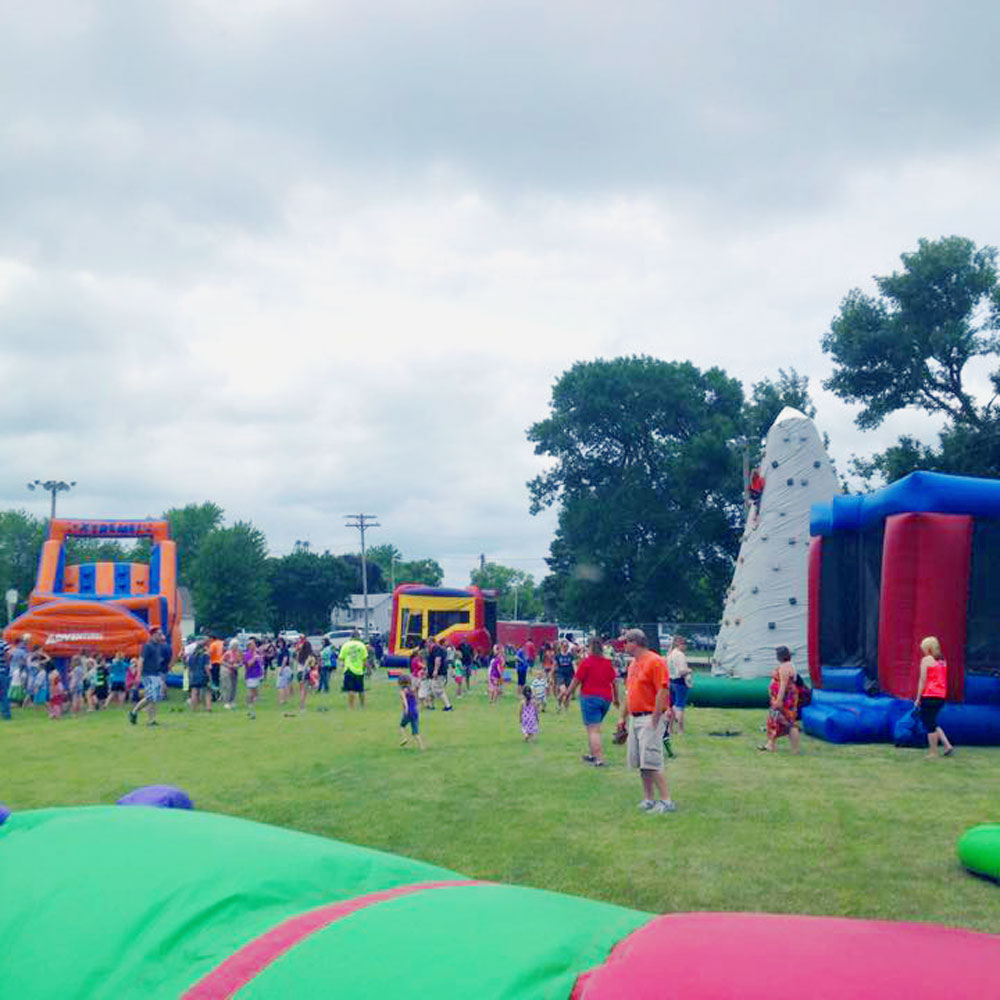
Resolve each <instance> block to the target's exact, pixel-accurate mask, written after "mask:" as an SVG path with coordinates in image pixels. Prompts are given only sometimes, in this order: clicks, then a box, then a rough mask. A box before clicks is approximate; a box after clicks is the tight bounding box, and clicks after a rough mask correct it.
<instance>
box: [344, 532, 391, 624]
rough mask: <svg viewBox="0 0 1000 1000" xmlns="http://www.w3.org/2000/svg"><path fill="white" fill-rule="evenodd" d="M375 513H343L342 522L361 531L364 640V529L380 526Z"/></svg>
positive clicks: (366, 594)
mask: <svg viewBox="0 0 1000 1000" xmlns="http://www.w3.org/2000/svg"><path fill="white" fill-rule="evenodd" d="M377 517H378V515H377V514H345V515H344V523H345V524H346V525H347V527H348V528H357V529H358V530H359V531H360V532H361V593H362V594H363V595H364V596H363V601H364V606H365V640H366V641H367V639H368V559H367V556H366V555H365V529H366V528H381V527H382V525H380V524H379V523H378V521H377V520H376V518H377Z"/></svg>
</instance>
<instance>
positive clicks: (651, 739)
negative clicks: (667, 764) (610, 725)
mask: <svg viewBox="0 0 1000 1000" xmlns="http://www.w3.org/2000/svg"><path fill="white" fill-rule="evenodd" d="M652 720H653V717H652V716H651V715H630V716H629V718H628V766H629V767H632V768H639V769H640V770H642V771H662V770H663V733H664V731H665V730H666V727H667V717H666V716H665V715H661V716H660V721H659V724H658V725H656V726H654V725H653V721H652Z"/></svg>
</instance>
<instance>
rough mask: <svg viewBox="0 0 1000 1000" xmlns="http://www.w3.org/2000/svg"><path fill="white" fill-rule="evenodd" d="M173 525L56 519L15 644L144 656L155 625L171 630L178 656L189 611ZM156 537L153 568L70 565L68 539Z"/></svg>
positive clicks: (8, 633)
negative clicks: (26, 641) (180, 584)
mask: <svg viewBox="0 0 1000 1000" xmlns="http://www.w3.org/2000/svg"><path fill="white" fill-rule="evenodd" d="M169 536H170V526H169V524H168V523H167V522H166V521H150V520H142V521H116V520H70V519H67V518H56V519H54V520H52V521H51V522H50V524H49V537H48V540H47V541H45V542H44V543H43V545H42V553H41V556H40V558H39V560H38V578H37V580H36V581H35V589H34V590H33V591H32V592H31V596H30V597H29V598H28V610H27V611H26V612H25V613H24V614H22V615H20V616H18V617H17V618H15V619H14V621H13V622H11V623H10V625H8V626H7V628H6V629H5V630H4V638H5V639H6V640H7V641H8V642H14V641H17V640H18V639H20V638H22V637H23V636H25V635H30V637H31V642H32V645H38V646H41V647H42V649H44V650H45V652H46V653H48V654H49V655H50V656H52V657H64V656H72V655H73V654H75V653H79V652H80V651H81V650H84V649H92V650H96V651H97V652H100V653H104V654H106V655H109V656H113V655H114V654H115V653H117V652H119V651H121V652H122V653H125V654H126V655H127V656H135V655H137V654H138V652H139V649H140V648H141V647H142V644H143V643H144V642H145V641H146V640H147V639H148V638H149V633H150V631H151V630H152V629H153V628H154V627H158V628H161V629H163V634H164V635H165V636H166V637H167V641H168V642H170V644H171V646H172V650H173V655H174V656H177V655H178V653H179V651H180V645H181V635H180V628H181V627H180V620H181V609H180V603H179V601H178V599H177V546H176V544H175V543H174V542H172V541H170V537H169ZM70 537H74V538H102V539H107V540H111V539H121V538H149V539H150V541H151V542H152V552H151V554H150V559H149V563H148V565H147V564H146V563H128V562H94V563H80V564H79V565H73V566H68V565H66V547H65V542H66V539H67V538H70Z"/></svg>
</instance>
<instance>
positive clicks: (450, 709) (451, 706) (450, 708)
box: [445, 705, 455, 712]
mask: <svg viewBox="0 0 1000 1000" xmlns="http://www.w3.org/2000/svg"><path fill="white" fill-rule="evenodd" d="M454 708H455V706H454V705H448V706H447V708H445V711H446V712H450V711H452V710H453V709H454Z"/></svg>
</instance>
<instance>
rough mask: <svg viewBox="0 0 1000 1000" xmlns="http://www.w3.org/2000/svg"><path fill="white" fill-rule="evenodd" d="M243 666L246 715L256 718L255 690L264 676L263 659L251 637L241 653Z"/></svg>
mask: <svg viewBox="0 0 1000 1000" xmlns="http://www.w3.org/2000/svg"><path fill="white" fill-rule="evenodd" d="M243 667H244V672H243V677H244V679H245V680H246V685H247V715H249V716H250V718H251V719H256V718H257V692H258V691H259V690H260V682H261V680H262V679H263V677H264V660H263V659H262V657H261V655H260V651H259V650H258V649H257V643H256V642H255V641H254V640H253V639H251V640H250V641H249V642H248V643H247V648H246V652H245V653H244V654H243Z"/></svg>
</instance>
